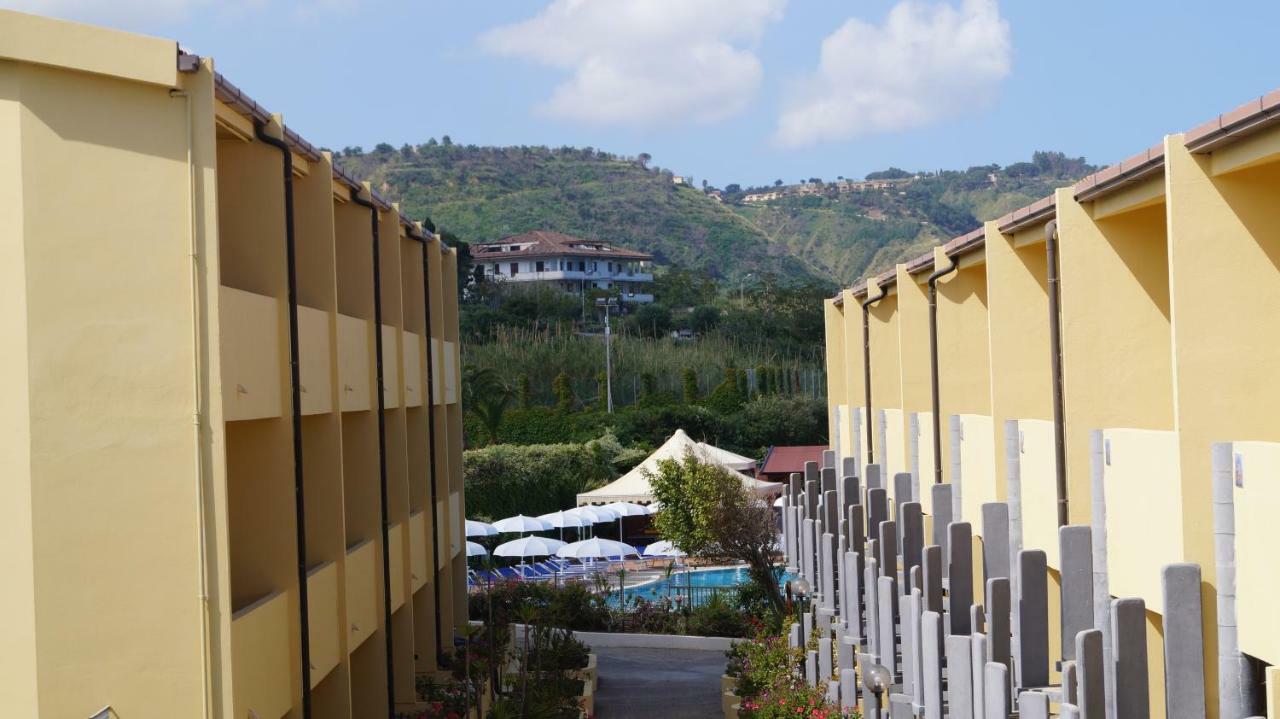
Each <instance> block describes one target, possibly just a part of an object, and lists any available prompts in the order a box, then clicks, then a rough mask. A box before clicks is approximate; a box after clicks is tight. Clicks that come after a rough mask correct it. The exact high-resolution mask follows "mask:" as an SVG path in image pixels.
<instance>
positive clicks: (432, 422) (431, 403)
mask: <svg viewBox="0 0 1280 719" xmlns="http://www.w3.org/2000/svg"><path fill="white" fill-rule="evenodd" d="M430 247H431V245H430V243H429V242H428V241H427V240H426V239H425V238H423V240H422V303H423V305H424V306H425V307H426V320H427V391H426V393H425V394H426V398H427V447H428V450H427V457H428V459H427V467H428V470H427V481H428V483H429V486H430V487H431V571H432V574H431V592H432V595H433V596H434V598H435V627H436V634H435V636H436V661H437V662H439V661H441V660H442V659H443V658H444V644H443V643H442V642H443V639H441V637H440V510H439V507H438V505H437V504H436V502H437V501H438V495H437V493H436V393H435V388H436V368H435V362H434V361H433V359H432V358H433V354H432V350H433V348H434V347H435V340H434V339H432V337H431V265H430V262H429V261H428V259H427V250H428V249H429V248H430Z"/></svg>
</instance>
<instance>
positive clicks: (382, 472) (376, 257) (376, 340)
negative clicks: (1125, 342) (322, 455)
mask: <svg viewBox="0 0 1280 719" xmlns="http://www.w3.org/2000/svg"><path fill="white" fill-rule="evenodd" d="M351 201H352V202H354V203H356V204H357V205H360V206H361V207H367V208H369V227H370V229H371V230H372V231H373V324H374V327H373V356H374V388H375V389H376V390H377V394H378V489H379V492H380V494H381V500H382V614H383V622H384V624H385V626H384V627H383V631H384V633H385V634H386V638H387V711H388V716H390V717H395V714H396V689H395V687H396V683H395V653H394V652H393V651H392V637H391V635H392V631H391V546H390V544H391V540H390V538H389V536H388V535H389V533H390V531H389V530H390V523H391V519H390V510H389V509H388V504H389V503H388V500H387V418H386V409H387V398H386V393H385V392H384V390H383V388H382V383H383V376H382V258H381V253H380V251H379V249H378V207H377V206H376V205H374V204H373V203H372V202H369V201H367V200H363V199H361V198H360V193H358V192H355V191H353V192H352V193H351Z"/></svg>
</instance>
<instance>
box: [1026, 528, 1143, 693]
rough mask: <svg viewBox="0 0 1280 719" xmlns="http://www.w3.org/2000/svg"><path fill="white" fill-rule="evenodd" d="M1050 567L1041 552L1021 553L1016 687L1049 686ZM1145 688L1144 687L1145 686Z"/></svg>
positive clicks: (1030, 550)
mask: <svg viewBox="0 0 1280 719" xmlns="http://www.w3.org/2000/svg"><path fill="white" fill-rule="evenodd" d="M1047 570H1048V568H1047V566H1046V564H1045V554H1044V551H1043V550H1039V549H1024V550H1023V551H1022V552H1021V553H1019V554H1018V576H1019V577H1021V583H1020V585H1019V590H1020V594H1019V596H1018V599H1017V615H1018V628H1019V636H1018V639H1019V643H1018V648H1017V650H1018V661H1017V663H1016V668H1017V669H1018V672H1019V674H1018V678H1017V680H1018V681H1017V684H1016V686H1018V688H1020V689H1028V688H1034V687H1043V686H1047V685H1048V684H1049V597H1048V591H1049V590H1048V572H1047ZM1144 686H1145V685H1144Z"/></svg>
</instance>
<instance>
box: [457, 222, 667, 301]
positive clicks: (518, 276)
mask: <svg viewBox="0 0 1280 719" xmlns="http://www.w3.org/2000/svg"><path fill="white" fill-rule="evenodd" d="M471 257H472V259H473V260H474V262H475V265H476V267H477V270H478V271H482V272H483V273H484V277H485V279H497V280H501V281H504V282H543V283H548V284H553V285H555V286H557V287H559V288H560V289H563V290H565V291H566V292H571V293H574V294H582V293H584V292H586V291H588V290H593V289H601V290H608V289H617V290H618V291H619V296H620V299H621V300H622V301H624V302H652V301H653V290H652V289H651V285H652V283H653V270H652V268H651V263H652V261H653V256H652V255H648V254H645V253H643V252H636V251H635V250H627V249H623V248H621V247H615V246H613V245H610V244H609V243H607V242H599V241H596V240H584V239H581V238H578V237H571V236H569V235H565V234H561V233H559V232H549V231H546V230H535V231H533V232H525V233H523V234H519V235H512V236H511V237H507V238H504V239H502V240H499V241H497V242H483V243H478V244H473V245H472V246H471Z"/></svg>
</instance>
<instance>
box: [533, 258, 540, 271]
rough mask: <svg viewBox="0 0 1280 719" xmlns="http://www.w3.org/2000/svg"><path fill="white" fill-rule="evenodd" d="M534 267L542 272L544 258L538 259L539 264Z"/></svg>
mask: <svg viewBox="0 0 1280 719" xmlns="http://www.w3.org/2000/svg"><path fill="white" fill-rule="evenodd" d="M533 269H534V271H535V272H542V260H538V263H537V266H536V267H534V268H533Z"/></svg>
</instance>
